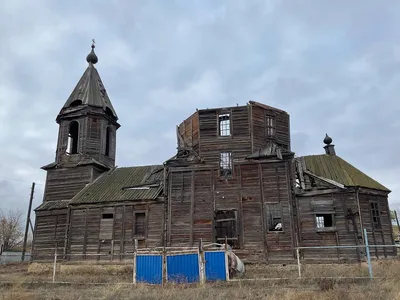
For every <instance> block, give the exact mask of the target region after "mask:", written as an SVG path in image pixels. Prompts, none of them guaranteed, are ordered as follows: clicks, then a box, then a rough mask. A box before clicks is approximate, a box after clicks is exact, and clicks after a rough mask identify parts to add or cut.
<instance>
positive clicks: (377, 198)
mask: <svg viewBox="0 0 400 300" xmlns="http://www.w3.org/2000/svg"><path fill="white" fill-rule="evenodd" d="M359 201H360V208H361V214H362V222H363V227H364V228H366V229H367V235H368V242H369V244H371V245H393V244H394V239H393V234H392V232H393V231H392V230H393V229H392V224H391V221H390V212H389V208H388V199H387V196H386V195H379V194H376V193H371V192H369V191H368V190H367V189H363V190H361V191H360V193H359ZM371 201H374V202H377V203H378V207H379V212H380V220H381V228H380V229H378V228H374V226H373V220H372V214H371V206H370V202H371ZM371 255H372V256H375V257H377V258H382V257H385V256H388V255H396V249H395V248H384V247H381V248H374V249H371Z"/></svg>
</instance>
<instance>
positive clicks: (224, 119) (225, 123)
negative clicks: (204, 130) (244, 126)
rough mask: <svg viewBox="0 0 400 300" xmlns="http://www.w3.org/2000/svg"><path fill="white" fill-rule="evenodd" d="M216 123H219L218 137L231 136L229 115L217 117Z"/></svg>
mask: <svg viewBox="0 0 400 300" xmlns="http://www.w3.org/2000/svg"><path fill="white" fill-rule="evenodd" d="M218 123H219V136H230V135H231V120H230V114H220V115H218Z"/></svg>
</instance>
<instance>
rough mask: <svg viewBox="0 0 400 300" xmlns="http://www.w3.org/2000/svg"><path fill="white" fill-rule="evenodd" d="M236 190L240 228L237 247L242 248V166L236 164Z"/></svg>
mask: <svg viewBox="0 0 400 300" xmlns="http://www.w3.org/2000/svg"><path fill="white" fill-rule="evenodd" d="M237 180H238V192H239V216H240V217H239V221H240V222H239V224H240V227H239V230H240V233H239V235H240V239H239V247H240V248H242V247H243V246H244V229H243V191H242V167H241V166H238V175H237Z"/></svg>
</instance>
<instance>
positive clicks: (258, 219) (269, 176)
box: [167, 161, 293, 262]
mask: <svg viewBox="0 0 400 300" xmlns="http://www.w3.org/2000/svg"><path fill="white" fill-rule="evenodd" d="M235 169H236V170H237V172H236V175H235V176H234V177H233V178H231V179H228V180H227V179H224V178H220V177H219V172H218V170H217V168H210V169H202V168H201V167H198V168H197V167H192V168H188V170H187V171H186V170H182V171H181V170H178V169H174V168H171V169H170V170H169V171H170V172H169V176H168V186H169V195H168V205H169V206H168V212H169V214H168V217H169V220H168V244H167V245H168V246H188V245H196V244H197V243H198V241H199V240H200V239H202V240H203V242H206V243H208V242H216V240H215V235H214V227H215V220H214V211H216V210H235V211H236V212H237V229H238V246H235V248H237V249H235V252H237V253H238V255H240V257H241V258H243V259H245V260H246V261H265V260H268V261H270V262H272V261H283V260H292V259H293V238H292V237H293V232H292V221H291V219H292V217H291V210H290V209H289V207H290V205H291V192H290V191H291V189H290V183H289V181H288V177H290V175H288V173H287V172H290V170H291V168H290V162H289V161H279V162H264V163H261V164H259V163H257V162H249V163H246V164H243V165H236V166H235ZM266 203H280V204H281V205H282V216H283V227H284V231H282V232H267V230H266V228H265V220H264V218H265V215H264V205H265V204H266Z"/></svg>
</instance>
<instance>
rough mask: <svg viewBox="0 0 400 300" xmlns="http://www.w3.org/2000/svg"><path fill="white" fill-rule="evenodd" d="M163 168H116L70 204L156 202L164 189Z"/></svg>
mask: <svg viewBox="0 0 400 300" xmlns="http://www.w3.org/2000/svg"><path fill="white" fill-rule="evenodd" d="M163 178H164V177H163V166H162V165H154V166H140V167H125V168H114V169H112V170H110V171H109V172H107V173H104V174H103V175H101V176H100V177H99V178H97V179H96V180H95V181H93V182H92V183H91V184H88V185H87V186H86V187H85V188H83V189H82V190H81V191H80V192H79V193H78V194H77V195H76V196H75V197H73V198H72V200H71V202H70V204H78V203H100V202H102V203H104V202H117V201H129V200H131V201H134V200H154V199H156V198H157V197H158V196H159V195H160V194H161V191H162V189H163V187H162V182H163Z"/></svg>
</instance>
